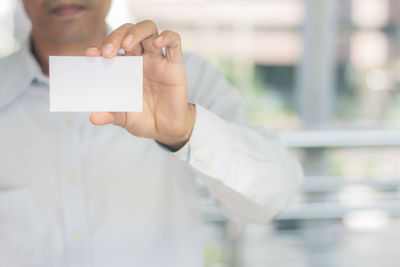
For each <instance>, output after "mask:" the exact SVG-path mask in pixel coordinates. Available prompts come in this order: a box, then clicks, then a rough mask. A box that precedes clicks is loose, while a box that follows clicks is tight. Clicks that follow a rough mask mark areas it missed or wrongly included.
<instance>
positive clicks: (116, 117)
mask: <svg viewBox="0 0 400 267" xmlns="http://www.w3.org/2000/svg"><path fill="white" fill-rule="evenodd" d="M90 121H91V122H92V123H93V124H94V125H96V126H102V125H107V124H110V123H112V124H115V125H117V126H121V127H123V128H125V126H126V112H92V114H91V115H90Z"/></svg>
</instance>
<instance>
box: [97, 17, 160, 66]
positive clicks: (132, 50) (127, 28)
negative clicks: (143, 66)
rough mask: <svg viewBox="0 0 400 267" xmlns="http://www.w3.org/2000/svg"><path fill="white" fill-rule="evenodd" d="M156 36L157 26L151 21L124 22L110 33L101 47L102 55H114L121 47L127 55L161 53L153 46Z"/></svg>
mask: <svg viewBox="0 0 400 267" xmlns="http://www.w3.org/2000/svg"><path fill="white" fill-rule="evenodd" d="M157 36H158V30H157V26H156V25H155V23H154V22H153V21H150V20H145V21H142V22H140V23H138V24H136V25H134V24H129V23H128V24H124V25H122V26H121V27H119V28H118V29H117V30H115V31H114V32H113V33H111V34H110V35H109V36H108V37H107V40H106V41H105V43H104V45H103V47H102V55H103V56H104V57H107V58H111V57H115V56H116V55H118V52H119V50H120V49H121V48H123V49H124V50H125V51H126V52H127V54H129V55H140V54H142V53H156V54H159V55H161V54H162V51H161V49H157V48H155V47H154V46H153V40H154V39H155V38H156V37H157Z"/></svg>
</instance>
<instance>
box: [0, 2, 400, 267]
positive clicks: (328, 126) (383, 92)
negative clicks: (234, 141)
mask: <svg viewBox="0 0 400 267" xmlns="http://www.w3.org/2000/svg"><path fill="white" fill-rule="evenodd" d="M144 19H151V20H154V21H155V22H156V23H157V24H158V25H159V27H160V29H172V30H174V31H177V32H178V33H180V34H181V36H182V40H183V47H184V50H186V51H188V52H194V53H197V54H200V55H202V56H204V57H206V58H207V59H209V60H211V61H212V62H213V63H214V64H215V65H217V66H219V67H220V68H221V70H222V71H223V72H224V74H225V75H226V77H227V79H228V80H229V81H230V82H231V83H233V84H234V85H235V86H236V87H237V88H238V89H239V90H240V92H241V94H242V95H243V97H244V99H245V101H246V106H247V112H248V115H249V117H250V118H251V119H252V121H253V122H255V123H257V124H260V125H263V126H265V128H267V129H269V130H274V131H278V132H279V133H280V136H281V138H282V140H283V141H284V142H286V143H287V145H288V146H289V147H290V148H291V149H292V151H293V153H294V154H295V155H296V156H297V157H298V158H299V159H300V160H301V162H302V164H303V166H304V168H305V174H306V179H305V182H304V184H303V186H302V190H301V192H300V193H299V195H298V196H297V197H296V201H295V202H294V203H293V204H292V205H291V206H290V207H289V208H288V209H287V210H286V211H285V212H284V213H283V214H281V215H279V216H278V217H277V218H276V219H275V220H274V221H273V222H272V223H270V224H268V225H240V224H237V223H235V222H231V221H229V220H226V218H224V217H223V216H221V214H220V212H219V210H218V208H217V206H216V204H215V203H214V201H213V200H212V199H211V198H209V196H208V193H207V191H206V190H205V188H204V187H203V186H202V185H201V184H199V192H200V193H201V194H202V196H204V197H203V208H204V222H205V226H206V227H205V231H204V237H205V250H204V251H205V252H204V259H205V262H206V266H207V267H261V266H268V267H275V266H279V267H286V266H288V267H303V266H304V267H306V266H307V267H308V266H310V267H336V266H340V267H348V266H351V267H358V266H360V267H361V266H362V267H375V266H379V267H389V266H390V267H391V266H396V267H398V266H400V253H398V252H399V249H400V220H399V218H400V217H399V216H400V201H399V200H400V199H399V197H400V194H399V192H400V191H399V189H400V157H399V152H400V151H399V146H400V131H399V129H398V128H399V126H400V95H399V90H398V87H399V83H400V1H398V0H163V1H161V0H158V1H156V0H114V3H113V7H112V11H111V13H110V15H109V17H108V21H109V24H110V25H111V26H113V27H117V26H119V25H121V24H122V23H125V22H135V21H140V20H144ZM28 32H29V23H28V22H27V20H26V18H25V16H24V13H23V10H22V8H21V3H20V1H18V0H2V3H1V7H0V36H1V39H0V57H5V56H7V55H8V54H10V53H12V52H13V51H15V50H17V49H18V48H19V46H20V44H21V42H22V41H23V40H24V38H26V34H27V33H28Z"/></svg>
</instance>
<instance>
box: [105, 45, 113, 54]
mask: <svg viewBox="0 0 400 267" xmlns="http://www.w3.org/2000/svg"><path fill="white" fill-rule="evenodd" d="M113 51H114V45H113V44H106V45H105V46H103V53H104V54H107V55H110V54H111V53H112V52H113Z"/></svg>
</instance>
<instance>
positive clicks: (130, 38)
mask: <svg viewBox="0 0 400 267" xmlns="http://www.w3.org/2000/svg"><path fill="white" fill-rule="evenodd" d="M132 42H133V35H132V34H129V35H128V36H126V38H125V41H124V46H129V45H131V44H132Z"/></svg>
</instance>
